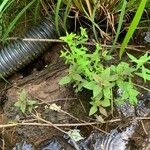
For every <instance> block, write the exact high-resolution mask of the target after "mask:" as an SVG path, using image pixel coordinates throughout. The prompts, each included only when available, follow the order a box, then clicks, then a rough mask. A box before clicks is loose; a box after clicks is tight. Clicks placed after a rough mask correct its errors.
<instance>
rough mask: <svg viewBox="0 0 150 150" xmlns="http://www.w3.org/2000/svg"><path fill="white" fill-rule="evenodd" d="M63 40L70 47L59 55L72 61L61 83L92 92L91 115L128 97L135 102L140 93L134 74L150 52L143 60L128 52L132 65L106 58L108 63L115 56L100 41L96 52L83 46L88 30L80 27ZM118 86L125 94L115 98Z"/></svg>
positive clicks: (77, 90)
mask: <svg viewBox="0 0 150 150" xmlns="http://www.w3.org/2000/svg"><path fill="white" fill-rule="evenodd" d="M61 39H62V40H63V41H65V42H66V43H67V44H68V46H69V49H66V50H65V51H61V56H60V57H63V58H65V60H66V61H65V63H66V64H70V67H69V71H68V75H67V76H65V77H63V78H62V79H61V80H60V82H59V84H60V85H65V84H68V83H74V88H75V91H76V92H79V91H82V90H83V88H85V89H87V90H90V91H92V93H93V94H92V97H91V100H92V101H91V102H90V104H91V105H92V107H91V109H90V112H89V115H92V114H94V113H96V112H97V111H98V109H99V108H101V107H109V106H112V105H113V101H115V102H118V103H122V102H124V101H125V100H128V101H129V102H130V103H131V104H133V105H134V104H136V103H137V95H138V94H139V92H138V91H137V89H136V87H135V86H134V83H133V82H132V77H134V75H135V74H137V72H138V71H139V70H140V68H141V66H142V65H144V64H145V63H146V62H147V61H148V60H149V57H148V55H145V56H143V57H144V58H146V59H145V61H144V62H143V57H141V58H140V59H135V58H134V57H133V56H132V55H130V54H128V55H129V57H130V58H131V57H132V61H134V62H135V61H136V62H137V64H136V65H135V66H131V67H130V66H129V64H128V63H126V62H120V63H119V64H118V65H108V64H106V61H107V62H108V61H109V60H110V59H111V58H112V56H110V55H109V54H108V52H107V51H103V50H102V48H101V46H100V45H99V44H96V49H95V51H94V52H93V53H91V52H90V51H89V50H88V49H87V48H86V47H85V46H84V43H85V42H86V41H87V40H88V36H87V33H86V30H85V29H83V28H81V35H76V34H74V33H70V34H68V33H67V35H66V36H65V37H61ZM141 61H142V63H141ZM104 64H106V65H104ZM147 70H149V69H147ZM147 70H146V71H147ZM149 71H150V70H149ZM145 79H148V78H145ZM115 89H121V90H122V95H121V96H118V97H116V96H115V92H114V91H115Z"/></svg>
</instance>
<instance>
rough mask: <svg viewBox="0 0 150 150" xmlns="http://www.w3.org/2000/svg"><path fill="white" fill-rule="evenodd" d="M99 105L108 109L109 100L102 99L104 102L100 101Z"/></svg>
mask: <svg viewBox="0 0 150 150" xmlns="http://www.w3.org/2000/svg"><path fill="white" fill-rule="evenodd" d="M100 105H101V106H103V107H109V106H110V105H111V104H110V99H104V100H100Z"/></svg>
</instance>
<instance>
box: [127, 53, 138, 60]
mask: <svg viewBox="0 0 150 150" xmlns="http://www.w3.org/2000/svg"><path fill="white" fill-rule="evenodd" d="M127 55H128V57H129V58H130V59H131V60H132V62H138V59H137V58H136V57H134V56H133V55H131V54H129V53H127Z"/></svg>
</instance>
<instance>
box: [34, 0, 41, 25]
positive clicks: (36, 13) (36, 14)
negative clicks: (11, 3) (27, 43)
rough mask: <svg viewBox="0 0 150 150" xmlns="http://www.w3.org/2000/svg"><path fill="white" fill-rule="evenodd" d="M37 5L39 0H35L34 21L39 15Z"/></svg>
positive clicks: (38, 5)
mask: <svg viewBox="0 0 150 150" xmlns="http://www.w3.org/2000/svg"><path fill="white" fill-rule="evenodd" d="M39 7H40V0H36V6H35V12H34V23H36V22H37V18H38V15H39Z"/></svg>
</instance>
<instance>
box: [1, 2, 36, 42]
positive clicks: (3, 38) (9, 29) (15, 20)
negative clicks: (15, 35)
mask: <svg viewBox="0 0 150 150" xmlns="http://www.w3.org/2000/svg"><path fill="white" fill-rule="evenodd" d="M34 2H35V0H32V1H31V2H30V3H29V4H28V5H26V6H25V7H24V8H23V9H22V10H21V11H20V13H19V14H18V15H17V16H16V18H15V19H14V20H13V21H12V22H11V23H10V25H9V26H8V28H7V30H6V31H5V33H4V35H3V37H2V40H3V41H4V40H5V39H6V38H7V36H8V34H9V33H10V32H11V31H12V29H13V27H14V25H15V24H16V22H17V21H18V20H19V18H20V17H21V16H22V15H23V13H24V12H25V11H26V10H27V9H28V8H29V7H30V6H31V5H32V4H33V3H34Z"/></svg>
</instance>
